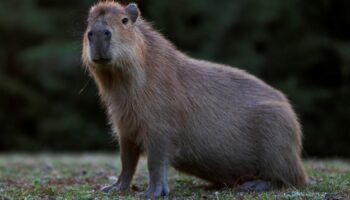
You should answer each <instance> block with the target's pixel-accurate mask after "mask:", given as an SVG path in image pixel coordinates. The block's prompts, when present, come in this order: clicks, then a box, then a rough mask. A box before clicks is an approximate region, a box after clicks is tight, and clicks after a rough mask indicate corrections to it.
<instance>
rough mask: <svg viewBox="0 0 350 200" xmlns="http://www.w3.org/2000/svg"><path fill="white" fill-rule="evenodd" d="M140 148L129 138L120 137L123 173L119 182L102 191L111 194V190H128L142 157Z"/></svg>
mask: <svg viewBox="0 0 350 200" xmlns="http://www.w3.org/2000/svg"><path fill="white" fill-rule="evenodd" d="M140 152H141V151H140V148H139V147H138V145H136V144H135V143H134V142H133V141H131V140H130V139H128V138H123V137H120V154H121V162H122V171H121V173H120V175H119V178H118V181H117V182H116V183H114V184H112V185H110V186H107V187H104V188H102V191H104V192H109V191H111V190H117V191H121V190H126V189H127V188H128V187H129V185H130V183H131V180H132V177H133V175H134V173H135V169H136V166H137V163H138V160H139V157H140Z"/></svg>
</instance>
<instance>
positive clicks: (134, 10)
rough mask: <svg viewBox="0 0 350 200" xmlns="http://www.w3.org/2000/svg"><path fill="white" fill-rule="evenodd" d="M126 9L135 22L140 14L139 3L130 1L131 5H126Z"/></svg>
mask: <svg viewBox="0 0 350 200" xmlns="http://www.w3.org/2000/svg"><path fill="white" fill-rule="evenodd" d="M125 10H126V12H127V13H128V14H129V16H130V19H131V21H132V22H133V23H135V22H136V20H137V18H138V17H139V15H140V10H139V8H138V7H137V4H136V3H130V4H129V5H127V6H126V8H125Z"/></svg>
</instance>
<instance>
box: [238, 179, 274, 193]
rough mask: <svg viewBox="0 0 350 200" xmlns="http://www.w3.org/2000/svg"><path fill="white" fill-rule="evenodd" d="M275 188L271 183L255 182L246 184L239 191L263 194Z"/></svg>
mask: <svg viewBox="0 0 350 200" xmlns="http://www.w3.org/2000/svg"><path fill="white" fill-rule="evenodd" d="M272 188H273V186H272V184H271V183H270V182H267V181H263V180H253V181H247V182H244V183H243V184H242V185H241V186H240V187H239V191H242V192H262V191H266V190H270V189H272Z"/></svg>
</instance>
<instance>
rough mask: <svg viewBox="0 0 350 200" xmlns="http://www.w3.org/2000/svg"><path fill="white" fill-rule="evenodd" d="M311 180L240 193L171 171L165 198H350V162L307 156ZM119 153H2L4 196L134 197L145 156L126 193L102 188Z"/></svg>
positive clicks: (2, 199) (0, 190) (3, 199)
mask: <svg viewBox="0 0 350 200" xmlns="http://www.w3.org/2000/svg"><path fill="white" fill-rule="evenodd" d="M304 164H305V167H306V170H307V172H308V174H309V176H310V183H309V184H308V185H307V186H306V187H304V188H300V189H299V190H296V189H286V190H283V191H270V192H266V193H241V192H237V191H235V190H234V189H232V188H231V189H230V188H226V189H222V190H207V189H205V187H203V185H205V184H206V183H205V182H204V181H202V180H199V179H197V178H194V177H190V176H186V175H184V174H181V173H179V172H176V171H175V170H173V169H171V171H170V176H169V180H170V187H171V189H172V191H171V195H170V196H169V197H168V198H164V199H202V200H205V199H214V200H224V199H349V196H350V162H349V161H344V160H340V159H333V160H306V161H305V162H304ZM120 169H121V166H120V161H119V158H118V156H117V154H102V153H101V154H97V153H93V154H91V153H86V154H36V155H32V154H0V200H10V199H27V200H30V199H135V193H136V192H137V191H140V190H144V189H146V187H147V168H146V163H145V161H144V160H141V162H140V164H139V167H138V171H137V173H136V175H135V177H134V179H133V183H132V187H131V188H130V190H128V191H127V192H122V193H120V192H113V193H109V194H105V193H102V192H100V191H99V190H100V188H101V186H104V185H108V184H111V183H112V182H114V181H115V180H116V179H117V177H116V175H117V173H118V172H119V171H120Z"/></svg>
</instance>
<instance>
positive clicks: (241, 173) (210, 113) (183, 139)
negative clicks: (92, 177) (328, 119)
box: [82, 1, 307, 198]
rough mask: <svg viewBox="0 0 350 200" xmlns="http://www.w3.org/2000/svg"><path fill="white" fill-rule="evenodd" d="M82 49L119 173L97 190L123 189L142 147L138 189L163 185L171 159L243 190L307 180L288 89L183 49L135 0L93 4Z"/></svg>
mask: <svg viewBox="0 0 350 200" xmlns="http://www.w3.org/2000/svg"><path fill="white" fill-rule="evenodd" d="M184 34H186V33H184ZM82 58H83V62H84V64H85V65H86V67H87V69H88V71H89V72H90V74H91V75H92V77H93V78H94V80H95V82H96V84H97V86H98V89H99V94H100V97H101V101H102V102H103V104H104V105H105V106H106V109H107V111H108V116H109V119H110V123H111V124H112V126H113V129H114V131H115V133H116V135H117V136H118V140H119V145H120V153H121V162H122V170H121V173H120V176H119V179H118V181H117V182H116V183H115V184H113V185H111V186H108V187H105V188H104V189H103V191H109V190H112V189H116V190H125V189H127V188H128V187H129V185H130V182H131V180H132V177H133V174H134V172H135V168H136V165H137V163H138V160H139V157H140V154H142V153H144V154H145V155H146V156H147V163H148V171H149V186H148V188H147V190H146V191H144V192H141V193H139V195H140V196H142V197H150V198H154V197H159V196H165V195H168V194H169V192H170V190H169V186H168V180H167V171H168V168H169V166H173V167H174V168H175V169H177V170H179V171H182V172H185V173H187V174H191V175H194V176H197V177H199V178H201V179H204V180H207V181H209V182H210V183H212V184H214V185H221V186H232V187H233V186H237V188H238V189H242V190H248V191H249V190H252V191H261V190H266V189H269V188H278V187H299V186H302V185H304V184H305V183H306V181H307V175H306V174H305V171H304V168H303V165H302V162H301V150H302V141H301V140H302V132H301V128H300V125H299V122H298V120H297V117H296V115H295V113H294V111H293V109H292V107H291V105H290V103H289V102H288V100H287V98H286V97H285V96H284V95H283V94H282V93H281V92H279V91H278V90H276V89H274V88H272V87H271V86H269V85H267V84H266V83H264V82H263V81H261V80H260V79H258V78H256V77H255V76H253V75H251V74H249V73H247V72H245V71H243V70H240V69H237V68H233V67H230V66H226V65H222V64H216V63H212V62H208V61H204V60H198V59H194V58H191V57H189V56H187V55H185V54H184V53H182V52H181V51H179V50H177V49H176V47H175V46H174V45H173V44H172V43H171V42H169V41H168V40H167V39H165V37H164V36H162V35H161V34H160V33H159V32H157V31H156V30H154V29H153V28H152V26H151V25H150V24H149V23H147V22H146V21H145V20H144V19H142V17H141V14H140V11H139V9H138V7H137V5H136V4H134V3H131V4H128V5H121V4H119V3H117V2H114V1H103V2H99V3H97V4H96V5H94V6H93V7H92V8H91V10H90V13H89V17H88V25H87V29H86V32H85V34H84V39H83V53H82Z"/></svg>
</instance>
